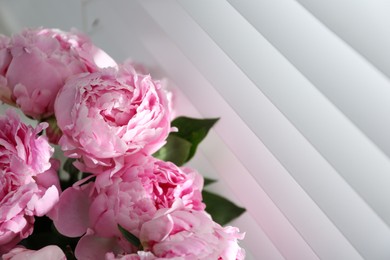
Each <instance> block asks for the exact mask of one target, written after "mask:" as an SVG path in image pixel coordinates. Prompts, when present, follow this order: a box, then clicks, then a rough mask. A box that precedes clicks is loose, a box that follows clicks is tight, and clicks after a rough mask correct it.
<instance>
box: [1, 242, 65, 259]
mask: <svg viewBox="0 0 390 260" xmlns="http://www.w3.org/2000/svg"><path fill="white" fill-rule="evenodd" d="M2 259H3V260H66V256H65V254H64V252H62V250H61V249H60V248H59V247H58V246H53V245H50V246H46V247H44V248H41V249H39V250H37V251H35V250H29V249H26V248H24V247H15V248H14V249H12V250H11V251H9V252H8V253H7V254H4V255H2Z"/></svg>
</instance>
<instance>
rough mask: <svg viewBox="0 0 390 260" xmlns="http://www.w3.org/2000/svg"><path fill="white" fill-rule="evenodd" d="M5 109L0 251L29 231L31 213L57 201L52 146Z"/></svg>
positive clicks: (0, 120)
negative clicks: (51, 158)
mask: <svg viewBox="0 0 390 260" xmlns="http://www.w3.org/2000/svg"><path fill="white" fill-rule="evenodd" d="M45 127H46V124H45V123H42V124H39V125H38V126H37V128H35V129H33V128H32V127H30V126H27V125H25V124H23V123H22V122H20V120H19V118H18V116H17V115H16V113H15V112H14V111H12V110H7V112H6V116H5V117H0V253H2V252H6V251H8V250H9V249H10V248H12V247H13V246H15V244H16V243H18V242H19V241H20V240H21V239H23V238H26V237H27V236H29V235H30V234H31V233H32V230H33V223H34V216H43V215H45V214H46V213H47V212H48V211H49V210H51V208H52V207H53V206H54V204H55V203H56V202H57V201H58V196H59V191H58V189H59V180H58V177H57V174H56V167H58V163H57V162H55V161H53V164H51V163H50V161H49V160H50V157H51V155H52V153H53V148H52V147H51V146H50V145H49V144H48V142H47V140H46V139H45V137H43V136H39V135H38V134H39V133H40V132H41V131H42V130H43V129H44V128H45Z"/></svg>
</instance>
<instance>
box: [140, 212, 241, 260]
mask: <svg viewBox="0 0 390 260" xmlns="http://www.w3.org/2000/svg"><path fill="white" fill-rule="evenodd" d="M243 237H244V234H240V233H239V231H238V229H237V228H234V227H230V226H229V227H221V226H220V225H219V224H217V223H215V222H214V221H213V220H212V219H211V217H210V215H208V214H207V213H206V212H205V211H193V210H190V209H186V208H182V207H181V206H179V207H178V208H171V209H162V210H160V211H158V212H157V213H156V216H155V218H153V219H152V220H150V221H148V222H146V223H144V224H143V225H142V228H141V231H140V240H141V243H142V245H143V249H144V251H146V252H152V253H153V254H154V255H155V256H156V259H178V258H180V259H204V260H207V259H224V260H225V259H226V260H236V259H244V257H245V252H244V250H243V249H242V248H240V247H239V245H238V243H237V240H238V239H243ZM140 259H143V258H140Z"/></svg>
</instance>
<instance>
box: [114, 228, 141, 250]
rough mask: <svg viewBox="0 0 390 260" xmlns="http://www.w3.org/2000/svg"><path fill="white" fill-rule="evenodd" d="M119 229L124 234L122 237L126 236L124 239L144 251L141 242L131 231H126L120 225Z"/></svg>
mask: <svg viewBox="0 0 390 260" xmlns="http://www.w3.org/2000/svg"><path fill="white" fill-rule="evenodd" d="M118 229H119V231H120V232H121V233H122V235H123V236H124V238H126V240H127V241H129V242H130V243H131V244H132V245H134V246H135V247H137V248H139V249H142V246H141V241H140V240H139V238H138V237H136V236H134V235H133V234H131V233H130V232H129V231H127V230H126V229H124V228H123V227H122V226H121V225H119V224H118Z"/></svg>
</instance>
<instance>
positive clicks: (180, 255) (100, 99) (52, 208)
mask: <svg viewBox="0 0 390 260" xmlns="http://www.w3.org/2000/svg"><path fill="white" fill-rule="evenodd" d="M0 99H1V101H3V102H4V103H7V104H9V105H12V106H15V107H18V108H19V109H20V110H21V111H22V112H23V113H24V114H25V115H26V116H28V117H29V118H32V119H35V120H37V121H38V123H37V126H36V127H32V126H30V125H26V124H25V123H24V122H22V121H21V120H20V118H19V116H18V114H17V113H16V111H15V110H13V109H9V110H7V112H6V114H5V115H2V116H1V117H0V165H1V170H0V256H1V258H2V259H29V260H30V259H66V258H68V259H145V260H146V259H148V260H149V259H243V258H244V256H245V252H244V250H243V249H242V248H240V247H239V245H238V243H237V241H238V240H240V239H243V236H244V235H243V234H241V233H239V230H238V229H237V228H235V227H231V226H226V227H223V225H224V224H226V223H227V222H229V221H230V220H232V219H233V218H235V217H237V216H239V215H240V214H241V213H242V212H243V211H244V209H242V208H240V207H238V206H236V205H234V204H233V203H231V202H230V201H228V200H226V199H224V198H222V197H220V196H218V195H216V194H213V193H210V192H207V191H204V190H202V189H203V186H204V185H207V184H209V183H211V182H212V181H213V180H209V179H204V178H203V177H202V176H201V175H199V173H197V172H196V171H195V170H193V169H191V168H188V167H185V166H183V164H185V163H186V162H187V161H188V160H190V159H191V158H192V156H193V155H194V154H195V152H196V148H197V146H198V144H199V143H200V142H201V141H202V139H203V138H204V137H205V136H206V135H207V132H208V130H209V129H210V128H211V127H212V126H213V124H214V123H215V122H216V121H217V120H216V119H203V120H202V119H192V118H187V117H179V118H176V119H174V120H173V121H172V119H173V118H172V109H171V102H170V98H169V95H168V93H167V90H165V88H164V86H163V85H162V83H160V82H159V81H156V80H153V79H152V78H151V76H150V75H149V74H148V73H147V72H146V71H145V69H139V68H138V67H137V66H135V65H134V64H132V63H131V62H124V63H123V64H117V63H116V62H115V61H114V60H113V59H112V58H110V57H109V56H108V55H107V54H106V53H105V52H104V51H102V50H101V49H99V48H97V47H96V46H94V45H93V44H92V42H91V41H90V40H89V39H88V38H87V37H86V36H84V35H82V34H81V33H79V32H76V31H72V32H69V33H68V32H63V31H60V30H56V29H26V30H24V31H23V32H21V33H20V34H16V35H13V36H12V37H7V36H2V35H0ZM49 142H50V143H52V145H55V146H51V145H50V144H49ZM54 147H56V148H57V150H60V151H61V152H62V156H60V157H58V158H59V159H58V158H54V156H53V154H54ZM57 152H58V151H57Z"/></svg>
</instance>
